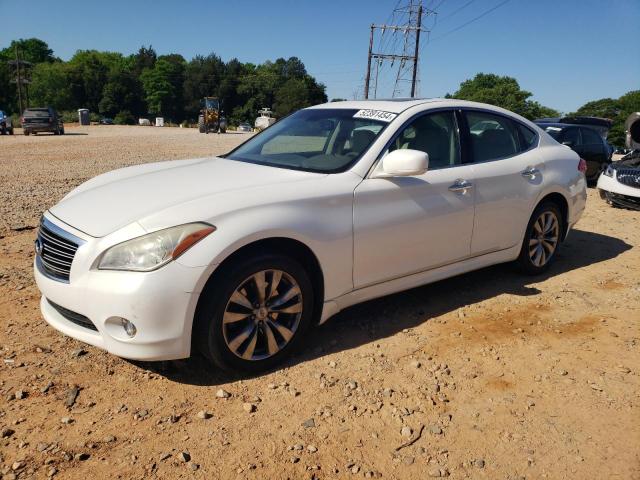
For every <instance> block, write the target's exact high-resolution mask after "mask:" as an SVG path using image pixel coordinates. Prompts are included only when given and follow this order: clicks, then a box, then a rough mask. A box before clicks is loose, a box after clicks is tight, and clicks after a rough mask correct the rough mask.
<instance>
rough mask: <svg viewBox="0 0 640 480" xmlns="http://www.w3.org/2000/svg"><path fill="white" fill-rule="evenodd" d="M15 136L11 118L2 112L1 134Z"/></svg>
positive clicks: (0, 111) (0, 112) (0, 120)
mask: <svg viewBox="0 0 640 480" xmlns="http://www.w3.org/2000/svg"><path fill="white" fill-rule="evenodd" d="M7 133H8V134H9V135H13V123H11V117H9V116H8V115H7V114H6V113H4V112H3V111H2V110H0V134H2V135H6V134H7Z"/></svg>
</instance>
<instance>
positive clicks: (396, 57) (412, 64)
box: [364, 0, 435, 98]
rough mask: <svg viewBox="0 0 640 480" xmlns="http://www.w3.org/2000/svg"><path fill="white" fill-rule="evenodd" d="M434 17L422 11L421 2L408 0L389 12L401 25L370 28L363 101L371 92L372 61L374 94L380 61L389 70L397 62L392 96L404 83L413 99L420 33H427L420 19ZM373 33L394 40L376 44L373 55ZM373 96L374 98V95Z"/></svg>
mask: <svg viewBox="0 0 640 480" xmlns="http://www.w3.org/2000/svg"><path fill="white" fill-rule="evenodd" d="M425 14H426V15H430V14H435V12H434V11H432V10H429V9H425V8H424V7H423V6H422V0H408V1H407V3H405V4H404V5H401V4H400V2H398V5H397V6H396V8H395V9H394V11H393V15H392V17H391V18H392V19H396V18H397V19H399V20H403V24H402V25H387V24H382V25H375V24H372V25H371V32H370V35H369V55H368V58H367V73H366V77H365V86H364V98H369V95H370V89H371V70H372V69H371V64H372V62H375V67H376V70H375V87H374V92H375V93H377V84H378V75H379V71H380V67H382V66H383V65H384V62H390V63H391V66H392V67H393V66H394V64H395V63H396V62H398V70H397V73H396V78H395V83H394V86H393V95H392V96H393V97H395V96H396V95H397V94H399V93H401V92H402V90H403V84H404V83H408V82H410V83H411V90H410V91H411V97H412V98H413V97H415V96H416V91H417V83H418V62H419V55H420V34H421V33H422V32H427V33H428V30H425V29H424V28H423V22H422V18H423V16H424V15H425ZM376 30H378V31H380V33H381V37H384V36H385V34H386V33H387V32H391V35H392V36H393V37H394V41H392V42H389V41H388V40H389V39H387V42H386V44H383V42H382V41H380V43H379V48H378V50H379V51H376V52H374V51H373V48H374V37H375V32H376ZM399 35H401V36H402V44H401V49H400V50H399V51H398V50H397V48H396V45H397V43H398V42H397V40H398V38H397V37H398V36H399ZM389 43H391V52H386V51H385V50H387V47H388V46H389ZM375 93H374V96H375Z"/></svg>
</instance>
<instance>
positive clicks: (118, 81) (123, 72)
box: [98, 68, 145, 116]
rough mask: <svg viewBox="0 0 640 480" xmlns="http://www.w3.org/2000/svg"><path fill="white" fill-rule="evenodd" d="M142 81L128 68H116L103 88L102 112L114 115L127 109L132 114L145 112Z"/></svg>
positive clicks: (100, 104) (99, 106) (100, 105)
mask: <svg viewBox="0 0 640 480" xmlns="http://www.w3.org/2000/svg"><path fill="white" fill-rule="evenodd" d="M143 97H144V95H143V91H142V83H141V82H140V80H139V79H138V78H137V77H136V76H135V75H134V74H133V72H130V71H128V70H127V69H124V68H122V69H114V70H113V71H112V72H110V74H109V79H108V81H107V83H106V84H105V86H104V89H103V90H102V99H101V100H100V103H99V104H98V108H99V110H100V113H103V114H106V115H110V116H113V115H115V114H116V113H118V112H121V111H126V112H127V113H129V114H130V115H131V112H133V113H134V114H136V115H142V114H144V113H145V105H144V101H143Z"/></svg>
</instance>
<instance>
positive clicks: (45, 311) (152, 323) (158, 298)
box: [34, 222, 209, 360]
mask: <svg viewBox="0 0 640 480" xmlns="http://www.w3.org/2000/svg"><path fill="white" fill-rule="evenodd" d="M58 223H59V222H58ZM60 226H63V224H62V225H60ZM63 228H65V227H64V226H63ZM66 228H67V229H68V227H66ZM73 233H74V234H78V232H77V231H74V232H73ZM84 240H86V243H85V244H83V245H81V246H80V248H78V251H77V253H76V257H75V258H74V260H73V264H72V270H71V278H70V281H69V283H65V282H61V281H58V280H55V279H53V278H50V277H49V276H48V275H46V273H45V272H43V271H42V269H41V268H42V267H41V266H39V265H38V262H37V257H36V261H35V262H34V275H35V280H36V283H37V285H38V288H39V289H40V291H41V292H42V299H41V302H40V307H41V310H42V315H43V317H44V319H45V320H46V321H47V322H48V323H49V324H50V325H51V326H52V327H54V328H55V329H57V330H59V331H61V332H62V333H64V334H65V335H68V336H70V337H73V338H75V339H78V340H80V341H82V342H85V343H88V344H90V345H94V346H96V347H99V348H102V349H104V350H106V351H108V352H110V353H112V354H114V355H117V356H120V357H124V358H129V359H134V360H172V359H178V358H186V357H188V356H189V355H190V353H191V327H192V323H193V315H194V313H195V307H196V304H197V302H198V298H199V294H200V291H201V288H202V287H201V285H202V284H203V281H202V280H203V278H206V277H207V276H208V274H209V272H208V269H209V267H188V266H185V265H181V264H180V263H178V262H170V263H168V264H167V265H165V266H164V267H162V268H160V269H158V270H155V271H152V272H145V273H142V272H120V271H107V270H97V269H92V268H82V267H86V266H87V265H91V264H92V261H93V257H94V256H95V251H96V245H95V244H96V243H100V241H101V239H92V237H87V236H86V235H85V237H84ZM56 307H58V308H56ZM69 312H71V313H72V314H75V315H78V316H79V317H80V318H82V317H85V318H86V319H87V320H88V321H90V324H88V325H89V327H87V324H86V323H85V325H83V324H82V323H83V322H78V321H77V320H74V317H73V315H70V314H69ZM122 318H124V319H127V320H129V321H130V322H132V323H133V324H134V325H135V327H136V330H137V332H136V334H135V335H134V336H133V337H129V336H128V335H127V334H126V332H125V330H124V328H123V326H122V320H121V319H122ZM91 324H93V326H94V327H95V329H94V328H91V326H90V325H91Z"/></svg>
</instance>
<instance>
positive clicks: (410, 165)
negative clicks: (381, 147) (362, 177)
mask: <svg viewBox="0 0 640 480" xmlns="http://www.w3.org/2000/svg"><path fill="white" fill-rule="evenodd" d="M428 168H429V155H428V154H427V153H425V152H421V151H420V150H411V149H403V150H394V151H393V152H390V153H388V154H387V155H386V156H384V157H383V158H382V161H381V162H380V165H379V166H378V168H377V169H376V173H374V175H373V178H390V177H413V176H416V175H422V174H423V173H425V172H426V171H427V169H428Z"/></svg>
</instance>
